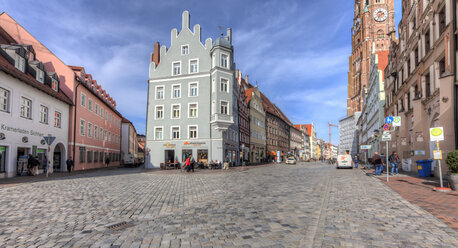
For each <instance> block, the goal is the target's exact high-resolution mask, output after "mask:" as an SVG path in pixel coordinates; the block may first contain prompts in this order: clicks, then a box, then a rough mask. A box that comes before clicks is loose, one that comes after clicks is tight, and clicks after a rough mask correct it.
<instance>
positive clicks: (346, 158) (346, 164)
mask: <svg viewBox="0 0 458 248" xmlns="http://www.w3.org/2000/svg"><path fill="white" fill-rule="evenodd" d="M352 163H353V160H352V159H351V155H349V154H347V155H338V156H337V167H336V168H337V169H340V168H350V169H353V165H352Z"/></svg>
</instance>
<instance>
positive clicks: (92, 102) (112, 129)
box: [0, 13, 122, 170]
mask: <svg viewBox="0 0 458 248" xmlns="http://www.w3.org/2000/svg"><path fill="white" fill-rule="evenodd" d="M0 26H1V27H2V28H3V29H4V30H5V31H6V32H7V33H8V34H9V35H10V36H11V37H12V38H14V39H15V40H16V41H17V42H18V43H20V44H27V45H32V47H33V48H34V50H35V51H36V58H37V60H40V61H42V62H43V64H44V67H45V69H46V71H49V72H55V73H56V74H57V75H58V77H59V82H60V85H61V90H62V91H63V92H64V93H65V94H66V95H67V96H68V97H69V98H70V99H71V100H72V102H73V105H72V106H71V107H70V118H69V132H68V135H69V136H68V140H69V144H68V147H69V152H68V156H69V157H72V158H73V160H74V163H75V167H74V168H75V170H86V169H93V168H100V167H104V166H105V160H106V158H109V159H110V163H109V166H117V165H119V164H120V163H119V161H120V153H121V151H120V143H121V142H120V140H121V120H122V116H121V114H120V113H119V112H117V111H116V101H114V100H113V99H112V97H110V96H109V94H108V93H106V92H105V91H104V90H103V89H102V88H101V86H100V85H98V84H97V82H96V81H95V80H93V79H92V76H91V75H90V74H86V73H85V71H84V68H82V67H76V66H68V65H66V64H65V63H64V62H63V61H61V60H60V59H59V58H58V57H57V56H56V55H54V54H53V53H52V52H51V51H50V50H49V49H48V48H46V47H45V46H44V45H43V44H42V43H40V41H38V40H37V39H36V38H35V37H33V36H32V34H30V33H29V32H28V31H27V30H26V29H25V28H23V27H22V26H21V25H20V24H19V23H17V22H16V21H15V20H14V19H13V18H11V17H10V16H9V15H8V14H6V13H2V14H0ZM96 108H97V110H96ZM102 109H103V114H102V111H101V110H102ZM96 126H97V134H96V133H95V132H94V131H95V127H96ZM100 130H103V132H100ZM100 135H103V136H102V138H101V136H100ZM96 137H97V138H96ZM95 156H97V159H95Z"/></svg>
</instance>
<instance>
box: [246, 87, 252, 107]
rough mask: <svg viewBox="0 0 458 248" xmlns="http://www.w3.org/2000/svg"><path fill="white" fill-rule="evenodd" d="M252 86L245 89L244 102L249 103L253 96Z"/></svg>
mask: <svg viewBox="0 0 458 248" xmlns="http://www.w3.org/2000/svg"><path fill="white" fill-rule="evenodd" d="M253 91H254V87H252V88H249V89H246V90H245V96H246V102H247V103H250V101H251V98H252V97H253Z"/></svg>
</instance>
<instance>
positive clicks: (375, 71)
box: [340, 0, 458, 175]
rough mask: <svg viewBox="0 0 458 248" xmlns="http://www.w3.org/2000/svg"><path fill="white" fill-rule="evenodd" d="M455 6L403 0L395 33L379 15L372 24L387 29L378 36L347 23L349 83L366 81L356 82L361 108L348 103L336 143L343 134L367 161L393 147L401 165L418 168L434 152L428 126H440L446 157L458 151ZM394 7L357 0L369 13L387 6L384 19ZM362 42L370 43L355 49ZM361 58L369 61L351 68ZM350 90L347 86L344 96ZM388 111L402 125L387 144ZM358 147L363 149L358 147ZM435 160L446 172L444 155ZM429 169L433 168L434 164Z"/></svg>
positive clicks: (440, 0) (446, 0) (444, 0)
mask: <svg viewBox="0 0 458 248" xmlns="http://www.w3.org/2000/svg"><path fill="white" fill-rule="evenodd" d="M456 4H457V3H456V1H453V0H436V1H427V0H421V1H417V0H403V1H402V19H401V21H400V22H399V25H398V32H399V39H397V38H396V37H395V36H394V35H393V32H394V23H393V22H384V21H382V22H380V20H379V21H378V24H377V25H379V26H380V28H381V30H383V31H386V32H381V33H379V34H377V33H371V32H368V31H369V30H366V29H365V28H364V27H362V28H361V29H358V30H357V29H356V28H355V27H354V28H353V36H352V37H353V51H354V54H352V57H350V61H351V63H350V71H349V85H350V81H351V82H353V81H354V79H355V78H358V76H360V75H363V74H364V75H366V76H365V77H366V78H367V80H366V81H365V82H361V87H360V88H361V91H360V92H361V96H362V102H363V104H362V107H361V108H360V109H355V108H352V106H350V105H349V111H348V113H349V115H348V117H346V118H344V119H343V120H341V123H340V125H341V127H346V128H343V130H341V145H342V144H343V143H342V141H343V139H344V143H345V144H344V145H345V146H346V147H348V148H349V150H351V152H352V154H359V155H360V158H361V159H363V160H366V161H367V160H368V159H369V158H370V157H371V156H372V155H373V154H374V152H380V153H383V154H385V153H387V152H388V153H389V154H391V153H392V152H397V154H398V156H399V157H400V159H401V162H402V164H401V167H402V168H403V169H404V170H406V171H417V166H414V165H415V161H418V160H423V159H430V158H432V157H433V154H432V153H433V150H435V149H437V148H436V144H435V142H431V141H430V135H429V130H430V128H433V127H443V128H444V137H445V140H444V141H441V142H440V147H441V150H442V152H443V154H444V156H443V158H444V160H445V158H446V155H447V154H448V152H450V151H453V150H455V149H457V144H458V136H457V135H458V133H457V132H456V128H457V126H458V125H457V123H458V119H457V118H458V117H457V116H458V115H457V109H458V108H457V107H456V106H457V98H456V95H457V94H456V93H457V92H458V89H457V86H456V85H457V84H456V83H457V77H456V72H457V68H456V57H457V46H456V41H457V37H456V33H457V28H456V26H457V22H458V19H457V17H456V6H457V5H456ZM363 5H364V6H363ZM393 5H394V1H386V2H384V3H375V2H374V3H371V2H370V1H369V2H368V3H362V2H359V1H357V2H356V6H360V7H364V8H365V9H366V10H369V11H370V10H371V9H372V8H373V9H380V8H384V7H386V8H387V9H390V10H392V11H389V12H388V13H389V14H388V18H387V20H390V19H391V16H394V7H393ZM357 9H359V8H357ZM361 15H362V14H357V12H355V19H359V18H363V19H364V16H361ZM393 18H394V17H393ZM360 32H361V33H360ZM358 38H362V39H358ZM361 46H364V47H370V49H368V50H367V52H362V53H357V51H359V50H358V49H359V48H360V47H361ZM355 51H356V52H355ZM363 54H364V55H363ZM361 55H362V56H361ZM366 55H367V56H366ZM360 57H363V58H367V62H368V64H367V65H368V66H367V67H361V66H357V65H358V62H359V61H362V60H361V59H360ZM352 61H354V62H352ZM353 88H354V87H350V86H349V101H350V100H351V94H350V93H351V92H350V89H353ZM386 116H399V117H401V126H400V127H396V128H392V129H391V141H389V142H388V143H386V142H382V140H381V136H382V135H381V134H382V132H383V130H382V126H383V125H384V124H385V121H384V119H385V117H386ZM355 130H357V131H355ZM342 134H344V135H343V136H342ZM355 144H358V145H355ZM387 144H388V147H387ZM362 145H365V146H366V147H365V148H368V149H364V150H363V149H360V148H361V146H362ZM441 164H442V166H443V168H442V170H443V171H444V172H445V173H446V172H447V171H448V169H447V165H446V163H445V161H442V163H441ZM433 170H437V166H436V162H433ZM435 175H437V173H435Z"/></svg>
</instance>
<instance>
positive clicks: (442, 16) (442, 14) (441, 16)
mask: <svg viewBox="0 0 458 248" xmlns="http://www.w3.org/2000/svg"><path fill="white" fill-rule="evenodd" d="M445 27H446V25H445V7H443V8H442V9H441V10H440V12H439V34H442V33H443V32H444V31H445Z"/></svg>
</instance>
